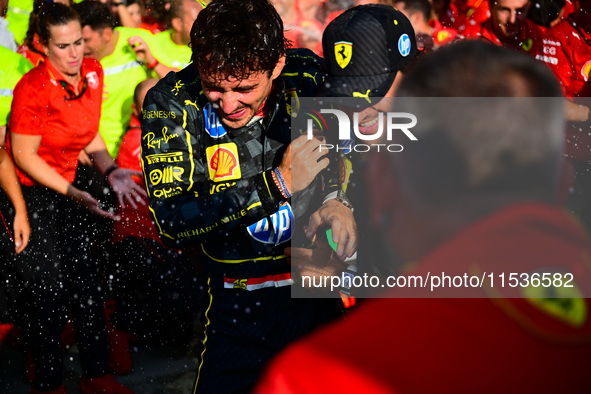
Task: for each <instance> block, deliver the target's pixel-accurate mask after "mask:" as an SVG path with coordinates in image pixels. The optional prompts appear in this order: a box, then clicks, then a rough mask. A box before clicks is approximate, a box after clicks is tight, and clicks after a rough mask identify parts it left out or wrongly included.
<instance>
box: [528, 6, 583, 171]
mask: <svg viewBox="0 0 591 394" xmlns="http://www.w3.org/2000/svg"><path fill="white" fill-rule="evenodd" d="M536 59H538V60H540V61H543V62H545V63H546V64H547V65H548V67H550V69H551V70H552V71H553V72H554V75H556V77H557V78H558V81H559V82H560V85H561V86H562V89H563V91H564V95H565V96H566V97H572V98H573V101H575V102H577V101H578V100H577V98H578V97H591V78H590V77H591V21H590V20H589V16H588V15H587V14H586V13H585V12H582V11H581V12H575V13H574V14H571V15H569V17H568V18H566V19H565V20H563V21H561V22H560V23H558V24H557V25H555V26H554V27H552V28H550V29H548V30H547V31H546V36H545V37H544V40H543V47H542V48H541V52H539V53H538V54H537V56H536ZM582 104H585V105H588V102H582ZM580 128H581V126H580V125H578V124H572V125H571V127H569V128H567V130H566V153H567V155H568V156H569V157H573V158H577V159H584V160H591V136H589V135H588V133H586V132H581V130H580Z"/></svg>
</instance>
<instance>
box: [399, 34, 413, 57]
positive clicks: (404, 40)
mask: <svg viewBox="0 0 591 394" xmlns="http://www.w3.org/2000/svg"><path fill="white" fill-rule="evenodd" d="M410 46H411V44H410V38H409V37H408V34H403V35H401V36H400V38H399V39H398V52H400V54H401V55H402V56H405V57H406V56H408V55H409V54H410V49H411V48H410Z"/></svg>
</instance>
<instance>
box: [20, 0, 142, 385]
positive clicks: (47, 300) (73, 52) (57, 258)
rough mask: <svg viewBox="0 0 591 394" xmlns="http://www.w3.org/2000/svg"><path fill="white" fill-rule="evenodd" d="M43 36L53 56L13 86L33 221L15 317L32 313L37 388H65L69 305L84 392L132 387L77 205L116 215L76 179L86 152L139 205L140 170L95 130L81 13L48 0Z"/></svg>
mask: <svg viewBox="0 0 591 394" xmlns="http://www.w3.org/2000/svg"><path fill="white" fill-rule="evenodd" d="M39 38H40V41H41V44H42V45H43V49H44V51H45V53H46V54H47V59H46V61H45V62H42V63H41V64H40V65H38V66H37V67H35V68H34V69H33V70H31V71H30V72H29V73H27V74H25V76H24V77H23V78H22V79H21V81H20V82H19V83H18V84H17V86H16V87H15V89H14V98H13V102H12V107H11V118H10V121H9V133H10V134H9V136H10V151H11V154H12V156H13V158H14V161H15V163H16V164H17V166H18V176H19V179H20V181H21V183H22V185H23V195H24V197H25V201H26V203H27V209H28V212H29V218H30V220H31V227H32V234H31V239H30V242H29V247H28V248H27V249H26V250H25V252H23V253H21V255H19V256H18V258H22V259H23V260H22V261H21V264H20V266H21V267H22V270H21V275H22V279H23V283H25V284H26V291H23V292H22V295H23V296H24V297H23V298H26V299H25V300H24V301H25V304H26V305H25V307H24V309H25V310H23V311H22V313H19V315H21V316H25V317H26V319H27V321H26V322H25V324H24V327H23V331H25V336H26V338H27V345H28V346H27V347H28V349H29V350H30V351H31V354H32V357H33V361H34V364H35V381H34V388H33V391H31V392H32V393H36V392H53V393H64V392H65V386H63V385H62V372H63V365H62V349H61V344H60V340H59V339H60V334H61V332H62V330H63V327H64V325H65V323H66V316H67V313H68V312H70V313H71V315H72V316H73V320H74V330H75V336H76V340H77V343H78V347H79V350H80V361H81V365H82V372H83V378H82V380H81V381H80V388H81V392H82V393H95V392H114V393H130V392H131V391H130V390H129V389H127V388H125V387H124V386H122V385H120V384H119V383H117V382H116V381H115V380H114V379H113V377H112V376H111V375H110V374H109V369H108V346H107V331H106V322H105V316H104V312H103V297H102V293H101V290H100V288H101V287H100V284H99V280H98V277H97V272H96V265H95V263H94V261H93V260H92V259H91V257H90V256H91V254H90V250H89V249H90V244H89V242H88V239H89V235H88V232H89V231H92V229H91V227H90V226H89V225H88V224H86V223H84V221H85V219H84V218H85V216H86V215H82V214H80V211H81V210H82V209H84V208H86V209H88V210H90V211H91V212H93V213H95V214H97V215H101V216H104V217H107V218H111V219H115V220H116V219H117V217H116V216H115V215H114V214H113V213H111V212H108V211H105V210H103V209H102V208H101V206H100V204H99V202H98V201H97V200H96V199H95V198H94V197H92V196H91V195H90V194H89V193H87V192H85V191H82V190H79V189H77V188H76V187H74V186H73V185H72V182H73V181H74V176H75V172H76V168H77V165H78V155H79V154H80V151H81V150H84V151H85V152H86V153H87V154H88V155H89V156H90V158H91V159H92V161H93V163H94V165H95V166H96V167H97V168H98V169H99V170H100V171H101V172H102V173H103V174H104V175H105V176H106V177H107V179H108V181H109V184H110V185H111V187H112V188H113V190H114V191H115V193H116V194H117V196H118V198H119V201H120V202H121V203H124V201H126V202H128V203H130V204H131V205H133V206H135V205H136V204H135V202H136V201H139V200H140V198H141V196H142V194H144V193H145V192H144V191H143V190H142V189H141V187H139V186H137V185H136V184H135V182H134V181H133V179H132V177H131V176H132V175H134V174H136V172H134V171H130V170H125V169H120V168H119V167H117V165H116V164H115V163H114V162H113V160H112V159H111V157H110V155H109V154H108V152H107V149H106V146H105V143H104V141H103V139H102V137H101V135H100V134H99V133H98V125H99V119H100V113H101V99H102V94H103V71H102V68H101V66H100V63H98V61H96V60H93V59H86V58H84V57H83V56H84V42H83V39H82V28H81V26H80V21H79V18H78V15H77V14H76V13H75V12H74V11H73V10H72V9H71V8H70V7H68V6H65V5H63V4H59V3H51V4H46V5H44V6H43V9H42V10H41V12H40V15H39ZM21 256H22V257H21ZM21 326H23V323H21ZM27 334H28V335H27Z"/></svg>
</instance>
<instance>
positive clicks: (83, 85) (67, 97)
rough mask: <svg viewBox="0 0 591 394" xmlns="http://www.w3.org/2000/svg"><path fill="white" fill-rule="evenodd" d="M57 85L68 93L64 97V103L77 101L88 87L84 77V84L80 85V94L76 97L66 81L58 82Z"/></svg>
mask: <svg viewBox="0 0 591 394" xmlns="http://www.w3.org/2000/svg"><path fill="white" fill-rule="evenodd" d="M59 83H60V84H61V85H62V87H63V88H64V90H65V91H66V92H67V93H68V95H67V96H66V101H71V100H77V99H79V98H80V97H82V95H83V94H84V92H86V88H87V87H88V82H87V80H86V77H84V83H83V84H82V91H81V92H80V94H79V95H77V96H76V94H74V92H72V90H71V89H70V88H69V86H68V83H67V82H66V81H62V80H59Z"/></svg>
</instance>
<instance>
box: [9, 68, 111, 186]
mask: <svg viewBox="0 0 591 394" xmlns="http://www.w3.org/2000/svg"><path fill="white" fill-rule="evenodd" d="M81 73H82V78H81V80H80V84H79V86H78V91H79V92H81V93H80V97H79V98H72V99H71V98H70V97H72V96H73V93H72V95H71V96H70V94H69V93H68V91H67V89H69V91H70V92H73V91H74V88H73V86H72V85H70V84H69V83H67V82H66V81H64V80H62V76H61V74H60V73H59V72H58V71H57V70H56V69H55V68H54V67H53V65H52V64H51V63H50V62H49V61H45V62H42V63H41V64H39V65H38V66H37V67H35V68H34V69H32V70H31V71H29V72H28V73H27V74H25V75H24V76H23V78H22V79H21V80H20V81H19V83H18V84H17V85H16V87H15V88H14V96H13V100H12V106H11V117H10V121H9V124H8V128H9V130H10V132H12V133H17V134H27V135H40V136H41V143H40V145H39V149H38V151H37V154H38V155H39V156H40V157H41V158H42V159H43V160H45V162H47V164H49V165H50V166H51V167H52V168H53V169H54V170H55V171H56V172H57V173H58V174H60V175H61V176H63V177H64V178H65V179H66V180H67V181H68V182H70V183H71V182H73V181H74V177H75V175H76V168H77V167H78V155H79V154H80V151H81V150H82V149H83V148H84V147H86V145H88V144H89V143H90V142H91V141H92V140H93V138H94V137H95V136H96V135H97V133H98V127H99V119H100V116H101V101H102V94H103V69H102V67H101V65H100V63H99V62H98V61H97V60H94V59H90V58H84V60H83V61H82V68H81ZM62 83H63V84H65V86H66V87H67V89H66V87H64V86H62ZM17 172H18V176H19V179H20V181H21V183H22V184H23V185H26V186H33V185H35V184H36V183H35V182H34V181H33V180H32V179H30V178H29V177H28V176H27V175H25V174H24V173H23V172H21V171H20V170H18V171H17Z"/></svg>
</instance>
